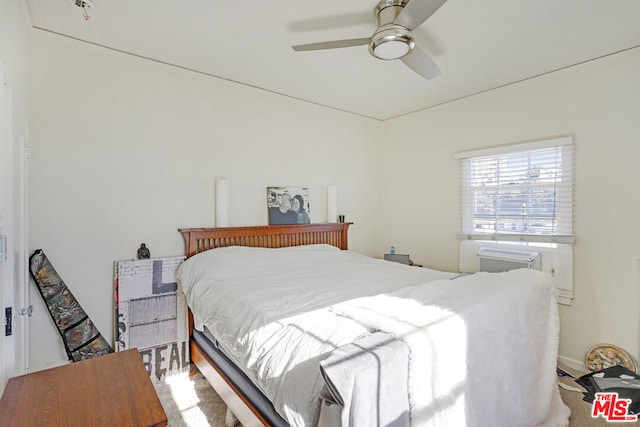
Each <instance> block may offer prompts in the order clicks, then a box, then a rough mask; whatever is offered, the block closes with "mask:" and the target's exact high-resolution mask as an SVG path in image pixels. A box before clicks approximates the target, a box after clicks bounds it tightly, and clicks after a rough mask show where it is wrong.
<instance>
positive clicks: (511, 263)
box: [478, 248, 540, 273]
mask: <svg viewBox="0 0 640 427" xmlns="http://www.w3.org/2000/svg"><path fill="white" fill-rule="evenodd" d="M517 268H533V269H535V270H540V252H532V251H521V250H515V249H497V248H480V249H478V271H487V272H490V273H496V272H500V271H509V270H515V269H517Z"/></svg>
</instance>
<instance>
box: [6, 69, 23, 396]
mask: <svg viewBox="0 0 640 427" xmlns="http://www.w3.org/2000/svg"><path fill="white" fill-rule="evenodd" d="M27 130H28V120H27V114H26V112H25V111H24V110H23V109H22V108H21V106H19V105H18V103H17V101H16V100H15V99H14V97H13V92H12V88H11V86H8V85H6V84H5V82H4V68H3V65H2V62H0V164H1V167H0V215H1V220H0V234H4V235H5V236H6V249H7V251H6V261H4V262H2V263H1V264H0V285H1V286H0V309H1V311H2V314H3V319H4V318H5V316H4V314H5V308H6V307H11V309H12V316H11V323H12V335H10V336H5V333H4V328H3V331H2V335H0V339H2V346H1V350H0V393H1V392H2V391H4V386H5V384H6V382H7V381H8V379H9V378H11V377H13V376H16V375H21V374H24V373H27V372H28V371H29V336H28V333H29V329H28V326H29V325H28V324H29V318H28V317H29V315H28V310H26V311H25V310H23V309H26V308H27V307H29V288H28V286H29V279H28V277H29V275H28V231H27V230H28V160H29V159H28V156H29V153H28V150H27V147H28V143H27V138H28V136H27ZM21 312H22V313H23V314H21ZM3 323H4V322H3Z"/></svg>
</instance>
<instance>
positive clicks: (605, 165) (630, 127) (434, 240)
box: [383, 49, 640, 362]
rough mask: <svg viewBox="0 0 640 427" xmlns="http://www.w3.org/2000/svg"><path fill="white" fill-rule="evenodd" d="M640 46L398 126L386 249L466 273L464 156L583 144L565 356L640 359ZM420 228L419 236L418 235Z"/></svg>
mask: <svg viewBox="0 0 640 427" xmlns="http://www.w3.org/2000/svg"><path fill="white" fill-rule="evenodd" d="M638 70H640V49H634V50H631V51H627V52H624V53H621V54H617V55H613V56H610V57H606V58H603V59H600V60H597V61H593V62H590V63H587V64H584V65H580V66H576V67H573V68H569V69H566V70H563V71H559V72H555V73H552V74H549V75H545V76H542V77H539V78H535V79H532V80H528V81H525V82H522V83H518V84H514V85H511V86H508V87H505V88H502V89H498V90H494V91H490V92H487V93H484V94H480V95H477V96H473V97H469V98H466V99H463V100H460V101H456V102H452V103H449V104H445V105H442V106H439V107H436V108H432V109H429V110H425V111H423V112H419V113H415V114H412V115H410V116H406V117H403V118H398V119H395V120H393V121H390V122H388V123H387V126H386V127H385V132H386V134H385V148H384V150H383V157H384V159H385V165H384V171H385V176H384V182H385V187H384V189H383V193H385V194H388V195H389V196H388V199H389V200H390V204H389V205H388V206H389V209H388V210H387V211H386V216H385V218H384V219H383V222H384V228H383V229H384V230H385V236H384V237H383V241H384V242H386V244H394V245H395V246H396V248H397V249H398V250H399V251H402V252H405V251H406V252H409V253H410V254H411V255H412V258H413V259H414V260H415V261H416V262H420V263H423V264H425V265H428V266H431V267H435V268H439V269H455V268H456V265H457V256H458V241H457V240H456V233H457V232H458V230H459V214H458V212H459V208H458V205H459V202H458V194H459V192H458V181H459V180H458V166H457V164H456V161H455V160H454V159H453V154H454V153H455V152H458V151H465V150H472V149H477V148H484V147H489V146H495V145H504V144H510V143H516V142H522V141H529V140H536V139H540V138H547V137H554V136H559V135H573V136H574V140H575V143H576V198H575V228H574V233H575V236H576V244H575V247H574V283H575V287H574V295H575V299H574V301H573V305H572V306H570V307H565V306H561V307H560V315H561V337H560V355H561V356H563V357H565V358H568V359H572V360H574V361H580V362H582V361H583V360H584V355H585V353H586V351H587V350H588V349H589V347H591V346H592V345H595V344H598V343H602V342H608V343H613V344H616V345H619V346H621V347H623V348H625V349H626V350H628V351H630V352H631V353H632V354H634V355H635V357H638V355H639V353H640V309H639V308H638V304H639V303H640V291H639V284H640V278H639V277H638V263H637V259H639V258H640V243H639V242H640V229H639V228H638V226H637V221H638V219H639V218H640V198H638V197H637V195H638V184H639V183H640V167H639V166H638V165H639V163H638V162H639V160H640V142H639V141H640V121H639V120H638V117H639V116H640V101H639V100H640V79H639V78H638ZM415 228H417V230H416V229H415Z"/></svg>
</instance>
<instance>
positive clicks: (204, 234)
mask: <svg viewBox="0 0 640 427" xmlns="http://www.w3.org/2000/svg"><path fill="white" fill-rule="evenodd" d="M349 225H350V224H349V223H336V224H304V225H291V226H257V227H229V228H219V229H215V228H214V229H207V228H195V229H194V228H191V229H180V232H181V233H182V235H183V237H184V240H185V255H186V256H187V258H188V260H187V261H185V263H184V264H183V265H182V266H181V267H180V269H179V271H178V282H179V283H180V286H181V287H182V289H183V290H184V291H185V295H186V296H187V303H188V305H189V308H190V312H189V319H190V332H191V341H190V348H191V358H192V362H193V363H194V364H195V365H196V366H197V367H198V369H199V370H200V371H201V372H202V373H203V375H204V376H205V377H206V378H207V379H208V380H209V381H210V382H211V384H212V385H213V387H214V388H215V389H216V391H217V392H218V393H219V394H220V395H221V397H222V398H223V400H225V402H226V403H227V404H228V406H229V408H230V409H231V410H232V411H233V412H234V414H236V416H237V417H238V419H239V420H240V421H241V422H242V424H243V425H244V426H249V425H273V426H287V425H291V426H300V425H319V426H325V425H326V426H337V425H352V426H360V425H361V426H370V425H398V426H400V425H412V426H418V425H420V426H421V425H425V426H442V425H453V426H463V425H468V426H484V425H491V426H500V425H504V426H510V427H512V426H533V425H546V426H564V425H567V424H568V416H569V410H568V408H567V407H566V406H565V405H564V404H563V403H562V401H561V399H560V395H559V392H558V390H557V386H556V377H555V366H556V357H557V345H558V333H559V331H558V328H559V325H558V313H557V304H556V301H555V293H554V289H553V286H552V285H551V283H550V280H549V279H548V277H546V275H544V274H543V273H540V272H534V271H525V270H516V271H512V272H507V273H481V274H475V275H469V276H460V275H458V274H455V273H449V272H441V271H436V270H430V269H427V268H419V267H410V266H405V265H401V264H397V263H392V262H388V261H383V260H378V259H373V258H370V257H366V256H363V255H360V254H356V253H353V252H352V251H348V250H347V249H348V228H349Z"/></svg>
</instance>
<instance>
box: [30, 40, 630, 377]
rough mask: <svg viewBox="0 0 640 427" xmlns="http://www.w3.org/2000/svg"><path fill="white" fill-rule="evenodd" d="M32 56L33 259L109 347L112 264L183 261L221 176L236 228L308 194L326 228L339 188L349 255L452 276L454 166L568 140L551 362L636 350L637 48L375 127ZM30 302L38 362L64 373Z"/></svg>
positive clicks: (265, 97) (132, 67)
mask: <svg viewBox="0 0 640 427" xmlns="http://www.w3.org/2000/svg"><path fill="white" fill-rule="evenodd" d="M30 51H31V53H32V62H31V67H32V69H33V70H34V72H33V73H32V75H31V80H30V85H31V90H30V93H31V99H30V102H31V105H32V127H31V130H32V160H31V210H30V212H31V217H30V224H31V236H32V238H31V246H32V249H36V248H42V249H44V250H45V252H46V253H47V254H48V255H49V257H50V259H51V260H52V262H53V263H54V265H55V266H56V268H57V270H58V272H59V273H60V274H61V275H62V277H63V279H64V280H65V281H66V283H67V284H68V285H69V287H70V288H71V289H72V291H73V292H74V294H75V295H76V297H77V298H78V299H79V301H80V302H81V304H82V305H83V307H84V308H85V309H86V311H87V312H88V313H89V314H90V315H91V317H92V319H94V321H95V322H96V323H97V325H98V327H99V328H100V329H101V330H102V331H103V333H104V334H105V335H106V336H107V337H110V336H111V334H112V325H111V323H112V318H113V314H112V308H111V306H112V302H113V297H112V295H111V292H112V280H113V273H112V268H113V264H112V263H113V261H115V260H119V259H126V258H130V257H133V256H134V255H135V251H136V249H137V247H138V246H139V244H140V243H141V242H146V243H147V245H148V246H149V247H150V248H151V252H152V255H153V256H168V255H175V254H179V253H182V250H183V246H182V241H181V238H180V236H179V234H178V233H177V231H176V229H177V228H178V227H192V226H209V225H212V224H213V219H214V181H215V178H216V177H219V176H225V177H226V178H227V179H228V180H229V185H230V194H231V201H230V204H231V209H230V211H231V225H254V224H266V222H267V213H266V206H265V187H266V186H267V185H296V186H298V185H305V186H308V187H309V188H310V191H311V202H312V204H311V211H312V220H313V221H314V222H319V221H323V220H324V193H323V190H324V187H325V186H326V185H327V184H330V183H334V184H336V185H337V186H338V190H339V206H340V208H339V210H340V211H341V212H343V213H345V214H346V215H347V219H348V220H351V221H354V222H355V223H356V224H355V226H354V227H353V232H352V233H351V242H352V248H353V249H355V250H358V251H361V252H364V253H367V254H370V255H374V256H380V254H382V253H384V252H385V251H386V250H387V249H388V246H390V245H395V246H396V248H397V250H398V251H399V252H408V253H410V254H411V255H412V258H413V259H414V260H415V261H416V262H419V263H422V264H425V265H426V266H429V267H433V268H438V269H443V270H456V269H457V263H458V241H457V240H456V234H457V232H458V223H459V218H458V166H457V164H456V162H455V161H454V159H453V153H455V152H457V151H463V150H470V149H475V148H481V147H487V146H493V145H502V144H509V143H515V142H522V141H528V140H535V139H539V138H546V137H553V136H558V135H573V136H574V138H575V142H576V146H577V150H576V151H577V167H576V169H577V182H576V187H577V194H576V221H575V234H576V238H577V243H576V246H575V264H574V267H575V272H574V273H575V274H574V278H575V288H574V294H575V299H574V302H573V305H572V306H571V307H560V310H561V327H562V335H561V345H560V354H561V355H562V356H564V357H566V358H569V359H573V360H576V361H581V360H582V359H583V357H584V354H585V352H586V350H587V349H588V348H589V347H590V346H591V345H593V344H596V343H600V342H611V343H614V344H617V345H620V346H622V347H623V348H626V349H627V350H629V351H631V352H632V353H633V354H634V355H636V356H638V354H639V353H640V342H639V341H640V340H639V338H638V337H639V332H640V331H639V329H640V319H639V317H640V315H639V310H638V302H640V295H639V290H638V288H639V284H640V278H639V277H638V275H639V267H638V262H637V259H639V258H640V249H639V248H640V246H638V237H640V236H639V235H638V233H639V232H638V229H637V227H635V226H634V221H635V220H636V219H637V218H639V217H640V215H639V214H640V202H639V201H638V200H637V198H635V197H634V195H635V193H637V183H638V182H640V180H639V178H640V168H638V167H637V160H638V158H640V144H638V136H639V135H640V128H639V126H640V125H638V124H637V120H636V118H637V117H638V113H640V111H639V110H640V104H639V103H638V101H637V100H638V99H640V81H639V80H638V79H637V78H636V75H637V70H638V69H640V51H639V50H638V49H635V50H632V51H628V52H625V53H622V54H618V55H613V56H610V57H607V58H603V59H601V60H598V61H594V62H591V63H588V64H584V65H580V66H577V67H573V68H570V69H567V70H564V71H560V72H556V73H552V74H549V75H546V76H542V77H539V78H536V79H532V80H529V81H525V82H522V83H519V84H515V85H512V86H509V87H506V88H502V89H499V90H495V91H491V92H487V93H484V94H481V95H478V96H474V97H470V98H467V99H463V100H460V101H456V102H452V103H449V104H446V105H442V106H439V107H436V108H432V109H429V110H426V111H423V112H420V113H416V114H413V115H409V116H406V117H402V118H397V119H394V120H391V121H389V122H384V123H378V122H374V121H370V120H367V119H363V118H361V117H358V116H352V115H348V114H346V113H341V112H336V111H332V110H327V109H324V108H322V107H319V106H315V105H310V104H306V103H303V102H299V101H296V100H292V99H288V98H286V97H281V96H278V95H275V94H272V93H267V92H262V91H259V90H256V89H253V88H248V87H244V86H240V85H237V84H233V83H230V82H227V81H222V80H217V79H214V78H211V77H206V76H202V75H197V74H193V73H189V72H187V71H183V70H176V69H172V68H170V67H166V66H161V65H158V64H154V63H150V62H148V61H144V60H141V59H136V58H132V57H127V56H124V55H122V54H118V53H113V52H109V51H105V50H102V49H100V48H96V47H87V46H85V45H83V44H80V43H77V42H74V41H71V40H65V39H60V38H57V37H55V36H53V35H50V34H45V33H39V32H38V33H36V34H35V36H34V37H33V40H32V47H31V50H30ZM605 202H609V203H610V204H611V206H612V207H608V205H607V203H605ZM603 222H604V223H606V224H607V225H606V226H602V225H601V224H602V223H603ZM382 233H384V234H382ZM33 298H34V303H35V304H34V305H35V306H36V313H35V316H34V321H33V324H34V328H33V336H32V339H33V346H34V348H38V349H41V351H34V352H33V353H32V357H33V361H32V366H33V368H34V369H40V368H45V367H48V366H51V365H54V364H59V363H63V362H64V359H65V357H64V353H63V351H62V347H61V346H60V343H59V339H58V337H57V335H56V334H57V332H56V331H55V328H54V327H53V324H52V323H51V321H50V320H49V319H48V314H47V312H46V309H44V306H43V305H42V304H41V300H40V297H39V296H37V295H36V296H35V297H33Z"/></svg>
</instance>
